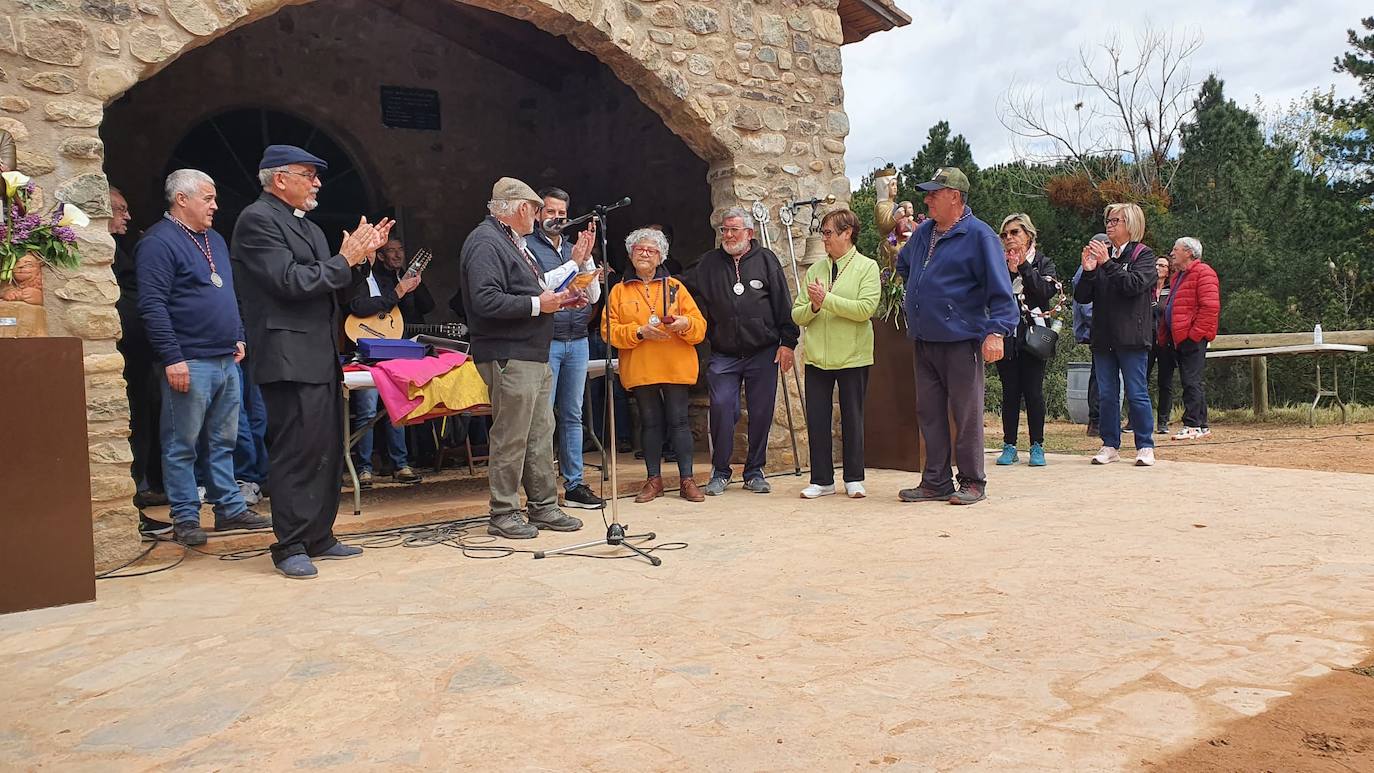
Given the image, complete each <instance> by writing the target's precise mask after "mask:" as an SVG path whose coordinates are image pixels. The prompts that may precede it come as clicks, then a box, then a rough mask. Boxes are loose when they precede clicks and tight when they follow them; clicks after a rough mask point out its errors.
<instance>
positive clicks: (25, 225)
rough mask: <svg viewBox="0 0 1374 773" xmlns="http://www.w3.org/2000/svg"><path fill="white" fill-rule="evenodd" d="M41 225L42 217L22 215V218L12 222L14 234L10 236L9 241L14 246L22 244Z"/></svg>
mask: <svg viewBox="0 0 1374 773" xmlns="http://www.w3.org/2000/svg"><path fill="white" fill-rule="evenodd" d="M42 225H43V218H42V216H40V215H24V216H23V217H21V218H19V219H18V220H16V221H14V232H13V234H12V235H11V241H13V242H14V243H16V244H23V243H24V242H26V241H28V240H29V235H30V234H32V233H33V231H34V229H35V228H40V227H42Z"/></svg>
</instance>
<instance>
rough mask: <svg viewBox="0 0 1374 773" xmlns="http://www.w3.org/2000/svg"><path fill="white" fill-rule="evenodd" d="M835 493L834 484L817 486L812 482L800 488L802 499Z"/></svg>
mask: <svg viewBox="0 0 1374 773" xmlns="http://www.w3.org/2000/svg"><path fill="white" fill-rule="evenodd" d="M834 493H835V484H833V483H832V484H830V485H829V486H818V485H816V484H815V483H812V484H811V485H810V486H807V487H806V488H804V489H802V490H801V495H802V499H815V498H817V497H828V496H830V495H831V494H834Z"/></svg>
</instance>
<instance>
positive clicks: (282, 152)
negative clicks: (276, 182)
mask: <svg viewBox="0 0 1374 773" xmlns="http://www.w3.org/2000/svg"><path fill="white" fill-rule="evenodd" d="M287 164H311V165H313V166H315V167H317V168H319V169H321V170H323V169H328V168H329V164H327V163H325V160H324V159H322V158H320V157H319V156H315V155H311V154H310V153H307V152H305V151H304V150H301V149H300V148H298V147H296V146H295V145H268V146H267V149H266V150H264V151H263V152H262V161H260V162H258V169H273V168H275V167H279V166H286V165H287Z"/></svg>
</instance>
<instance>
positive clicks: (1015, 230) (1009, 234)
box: [1002, 228, 1025, 239]
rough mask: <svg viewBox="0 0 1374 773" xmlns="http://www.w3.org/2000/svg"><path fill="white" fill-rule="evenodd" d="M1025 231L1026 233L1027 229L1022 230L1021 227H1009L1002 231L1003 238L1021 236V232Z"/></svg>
mask: <svg viewBox="0 0 1374 773" xmlns="http://www.w3.org/2000/svg"><path fill="white" fill-rule="evenodd" d="M1024 233H1025V231H1022V230H1021V229H1020V228H1008V229H1007V230H1005V231H1003V232H1002V238H1003V239H1009V238H1011V237H1013V236H1020V235H1021V234H1024Z"/></svg>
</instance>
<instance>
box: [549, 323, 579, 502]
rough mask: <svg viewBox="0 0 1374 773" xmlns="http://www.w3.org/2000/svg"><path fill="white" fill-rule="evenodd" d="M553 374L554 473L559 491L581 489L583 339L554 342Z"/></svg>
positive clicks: (551, 346) (550, 356)
mask: <svg viewBox="0 0 1374 773" xmlns="http://www.w3.org/2000/svg"><path fill="white" fill-rule="evenodd" d="M549 367H550V368H551V369H552V370H553V418H554V422H555V425H554V426H555V427H556V428H557V430H558V469H559V471H560V472H562V473H563V488H565V489H566V490H568V491H572V490H573V489H574V488H575V487H577V486H580V485H582V395H583V390H585V389H586V388H587V339H585V338H578V339H577V340H574V341H558V340H555V341H554V342H553V343H552V344H551V345H550V346H549Z"/></svg>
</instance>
